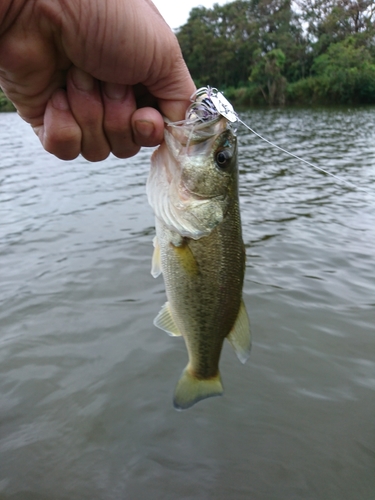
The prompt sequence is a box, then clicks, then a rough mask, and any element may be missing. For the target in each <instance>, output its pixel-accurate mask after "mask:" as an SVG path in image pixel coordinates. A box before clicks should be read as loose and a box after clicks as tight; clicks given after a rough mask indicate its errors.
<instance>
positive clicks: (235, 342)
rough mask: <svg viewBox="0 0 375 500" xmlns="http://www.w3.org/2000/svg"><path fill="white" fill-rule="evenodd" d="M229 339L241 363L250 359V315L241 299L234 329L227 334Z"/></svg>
mask: <svg viewBox="0 0 375 500" xmlns="http://www.w3.org/2000/svg"><path fill="white" fill-rule="evenodd" d="M227 339H228V340H229V342H230V343H231V344H232V347H233V349H234V350H235V352H236V354H237V357H238V359H239V360H240V361H241V363H246V361H247V360H248V359H249V356H250V350H251V332H250V322H249V317H248V315H247V312H246V307H245V304H244V302H243V300H242V301H241V306H240V310H239V311H238V315H237V319H236V321H235V323H234V325H233V328H232V330H231V331H230V333H229V335H228V336H227Z"/></svg>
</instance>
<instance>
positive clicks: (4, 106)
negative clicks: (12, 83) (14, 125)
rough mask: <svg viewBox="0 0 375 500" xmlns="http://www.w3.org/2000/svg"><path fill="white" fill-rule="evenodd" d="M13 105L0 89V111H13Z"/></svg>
mask: <svg viewBox="0 0 375 500" xmlns="http://www.w3.org/2000/svg"><path fill="white" fill-rule="evenodd" d="M15 110H16V109H15V107H14V106H13V104H12V103H11V102H10V100H9V99H8V98H7V97H6V96H5V95H4V93H3V91H2V90H1V89H0V112H1V111H15Z"/></svg>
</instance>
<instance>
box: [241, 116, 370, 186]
mask: <svg viewBox="0 0 375 500" xmlns="http://www.w3.org/2000/svg"><path fill="white" fill-rule="evenodd" d="M237 120H238V122H239V123H242V125H244V126H245V127H246V128H247V129H248V130H250V132H251V133H253V134H254V135H256V136H257V137H259V139H261V140H262V141H264V142H266V143H267V144H269V145H270V146H273V147H274V148H277V149H279V150H280V151H282V152H283V153H286V154H287V155H289V156H292V157H293V158H296V160H299V161H302V162H303V163H306V165H309V166H310V167H313V168H315V169H316V170H319V171H320V172H324V173H325V174H327V175H330V176H331V177H334V178H335V179H337V180H338V181H340V182H343V183H345V184H346V185H347V186H349V187H350V188H355V189H360V190H362V191H365V192H366V193H371V191H370V190H368V189H366V188H364V187H361V186H357V185H356V184H354V183H353V182H351V181H347V180H345V179H343V178H342V177H339V176H338V175H335V174H332V173H331V172H328V171H327V170H324V168H321V167H318V165H314V163H311V162H309V161H307V160H304V159H303V158H301V157H300V156H297V155H296V154H294V153H291V152H290V151H287V150H286V149H284V148H282V147H281V146H278V145H277V144H275V143H274V142H272V141H269V140H268V139H266V138H265V137H263V136H262V135H260V134H258V132H255V130H253V129H252V128H251V127H249V125H247V124H246V123H245V122H244V121H242V120H241V118H240V117H239V116H238V115H237Z"/></svg>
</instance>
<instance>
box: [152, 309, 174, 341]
mask: <svg viewBox="0 0 375 500" xmlns="http://www.w3.org/2000/svg"><path fill="white" fill-rule="evenodd" d="M154 325H155V326H156V327H157V328H160V329H161V330H164V331H165V332H167V333H168V335H171V336H172V337H178V336H180V335H181V332H180V330H179V329H178V328H177V326H176V323H175V322H174V319H173V317H172V314H171V310H170V307H169V302H166V303H165V304H164V305H163V307H162V308H161V309H160V311H159V314H158V315H157V316H156V318H155V319H154Z"/></svg>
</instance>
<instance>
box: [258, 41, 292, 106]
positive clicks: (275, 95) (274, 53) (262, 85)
mask: <svg viewBox="0 0 375 500" xmlns="http://www.w3.org/2000/svg"><path fill="white" fill-rule="evenodd" d="M284 65H285V54H284V52H283V51H282V50H281V49H273V50H270V51H269V52H267V53H266V54H262V53H261V52H260V51H259V52H258V57H257V60H256V62H255V64H254V66H253V69H252V71H251V75H250V78H249V80H250V81H251V82H253V83H255V84H256V85H257V86H258V87H259V89H260V91H261V92H262V95H263V97H264V100H265V101H266V102H267V103H268V104H284V103H285V88H286V78H285V77H284V76H282V74H281V73H282V70H283V69H284Z"/></svg>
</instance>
